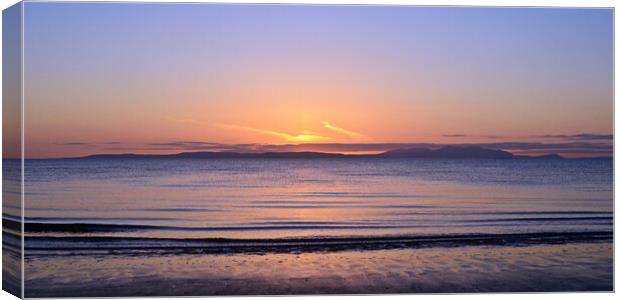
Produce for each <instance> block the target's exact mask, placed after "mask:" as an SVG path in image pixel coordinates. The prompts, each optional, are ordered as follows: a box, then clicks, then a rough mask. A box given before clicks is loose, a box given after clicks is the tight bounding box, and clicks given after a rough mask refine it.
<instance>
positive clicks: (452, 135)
mask: <svg viewBox="0 0 620 300" xmlns="http://www.w3.org/2000/svg"><path fill="white" fill-rule="evenodd" d="M442 136H443V137H447V138H460V137H469V135H467V134H460V133H456V134H444V135H442Z"/></svg>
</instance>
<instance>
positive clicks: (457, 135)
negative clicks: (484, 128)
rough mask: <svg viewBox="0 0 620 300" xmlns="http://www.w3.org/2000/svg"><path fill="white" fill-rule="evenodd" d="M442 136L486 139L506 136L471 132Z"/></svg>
mask: <svg viewBox="0 0 620 300" xmlns="http://www.w3.org/2000/svg"><path fill="white" fill-rule="evenodd" d="M442 137H446V138H463V137H480V138H485V139H503V138H505V137H504V136H501V135H469V134H460V133H456V134H444V135H442Z"/></svg>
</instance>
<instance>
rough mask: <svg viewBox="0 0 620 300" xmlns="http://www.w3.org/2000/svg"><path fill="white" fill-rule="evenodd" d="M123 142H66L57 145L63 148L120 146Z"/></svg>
mask: <svg viewBox="0 0 620 300" xmlns="http://www.w3.org/2000/svg"><path fill="white" fill-rule="evenodd" d="M120 143H121V142H66V143H57V145H62V146H100V145H119V144H120Z"/></svg>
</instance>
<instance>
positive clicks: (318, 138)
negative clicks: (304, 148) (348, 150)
mask: <svg viewBox="0 0 620 300" xmlns="http://www.w3.org/2000/svg"><path fill="white" fill-rule="evenodd" d="M217 125H218V126H220V127H225V128H230V129H235V130H243V131H250V132H256V133H260V134H265V135H271V136H275V137H279V138H281V139H283V140H284V141H287V142H297V143H310V142H325V141H332V140H334V138H331V137H327V136H322V135H319V134H315V133H311V132H309V131H305V132H303V133H300V134H297V135H293V134H289V133H284V132H279V131H274V130H266V129H260V128H253V127H247V126H238V125H231V124H217Z"/></svg>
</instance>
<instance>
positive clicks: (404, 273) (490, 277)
mask: <svg viewBox="0 0 620 300" xmlns="http://www.w3.org/2000/svg"><path fill="white" fill-rule="evenodd" d="M26 274H27V276H26V281H25V286H26V297H49V296H147V295H149V296H153V295H162V296H163V295H234V294H317V293H327V294H352V293H417V292H419V293H434V292H441V293H454V292H542V291H546V292H551V291H611V290H612V289H613V245H612V244H611V243H608V242H606V243H574V244H562V245H534V246H526V247H503V246H484V247H480V246H465V247H455V248H425V249H396V250H367V251H342V252H309V253H286V254H271V253H270V254H263V255H261V254H232V255H205V254H183V255H174V254H169V255H131V256H128V255H101V256H39V257H27V258H26Z"/></svg>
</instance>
